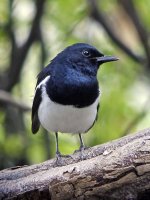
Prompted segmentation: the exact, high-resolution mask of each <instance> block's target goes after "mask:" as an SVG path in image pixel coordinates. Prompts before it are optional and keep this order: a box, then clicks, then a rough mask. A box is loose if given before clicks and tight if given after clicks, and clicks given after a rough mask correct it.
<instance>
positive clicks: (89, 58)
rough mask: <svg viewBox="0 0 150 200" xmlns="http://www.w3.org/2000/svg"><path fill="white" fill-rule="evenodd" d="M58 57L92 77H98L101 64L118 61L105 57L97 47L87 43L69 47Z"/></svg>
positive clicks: (114, 58) (112, 57)
mask: <svg viewBox="0 0 150 200" xmlns="http://www.w3.org/2000/svg"><path fill="white" fill-rule="evenodd" d="M58 57H59V60H61V61H62V62H63V61H67V62H70V63H71V64H70V65H69V66H70V67H71V66H72V67H74V68H76V70H79V71H81V72H83V73H84V74H85V73H86V74H91V75H92V74H93V75H96V73H97V70H98V67H99V66H100V65H101V64H103V63H106V62H110V61H116V60H118V58H116V57H114V56H105V55H104V54H103V53H101V52H100V51H98V50H97V49H96V48H95V47H93V46H91V45H89V44H85V43H76V44H73V45H71V46H69V47H67V48H66V49H64V50H63V51H62V52H61V53H60V54H58V55H57V57H56V58H58Z"/></svg>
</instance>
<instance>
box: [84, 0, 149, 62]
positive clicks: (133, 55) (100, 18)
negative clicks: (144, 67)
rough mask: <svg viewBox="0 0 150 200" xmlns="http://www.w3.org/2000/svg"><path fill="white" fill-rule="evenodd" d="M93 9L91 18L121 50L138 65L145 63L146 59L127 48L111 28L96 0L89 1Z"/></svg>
mask: <svg viewBox="0 0 150 200" xmlns="http://www.w3.org/2000/svg"><path fill="white" fill-rule="evenodd" d="M88 3H89V5H90V9H91V17H92V18H93V19H95V20H96V21H97V22H98V23H99V24H101V25H102V26H103V28H104V29H105V31H106V32H107V34H108V35H109V36H110V38H111V39H112V40H113V41H114V42H115V43H116V44H117V45H118V47H119V48H121V49H122V50H123V51H124V52H125V53H126V54H127V55H128V56H130V57H131V58H132V59H133V60H134V61H136V62H138V63H143V62H144V61H145V59H144V58H143V57H142V56H139V55H137V54H136V53H134V52H133V51H132V50H131V49H129V47H127V46H126V45H125V44H124V43H123V42H122V41H121V40H120V39H119V38H118V37H117V36H116V34H115V32H114V31H113V29H112V28H111V25H110V23H108V21H106V17H104V16H103V13H102V11H101V10H100V8H99V9H98V5H97V1H96V0H88Z"/></svg>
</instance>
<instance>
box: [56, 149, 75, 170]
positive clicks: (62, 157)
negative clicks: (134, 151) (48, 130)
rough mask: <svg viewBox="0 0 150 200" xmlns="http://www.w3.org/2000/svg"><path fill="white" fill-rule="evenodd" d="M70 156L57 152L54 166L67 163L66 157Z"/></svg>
mask: <svg viewBox="0 0 150 200" xmlns="http://www.w3.org/2000/svg"><path fill="white" fill-rule="evenodd" d="M70 157H71V156H70V155H62V154H61V153H60V152H56V161H55V163H54V167H56V166H64V165H66V162H65V158H70ZM71 158H72V157H71Z"/></svg>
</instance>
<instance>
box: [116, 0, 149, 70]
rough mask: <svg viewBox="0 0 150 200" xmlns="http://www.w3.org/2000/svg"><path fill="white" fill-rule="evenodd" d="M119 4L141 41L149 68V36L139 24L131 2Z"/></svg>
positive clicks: (123, 1) (138, 18)
mask: <svg viewBox="0 0 150 200" xmlns="http://www.w3.org/2000/svg"><path fill="white" fill-rule="evenodd" d="M120 4H121V5H122V6H123V8H124V9H125V11H126V13H127V14H128V15H129V16H130V19H131V21H132V22H133V25H134V27H135V29H136V30H137V33H138V35H139V38H140V40H141V43H142V46H143V47H144V50H145V54H146V57H147V61H148V65H147V67H148V68H150V46H149V36H148V33H147V31H146V29H145V27H144V26H143V24H142V22H141V18H140V16H139V15H138V13H137V11H136V9H135V5H134V2H133V0H121V1H120Z"/></svg>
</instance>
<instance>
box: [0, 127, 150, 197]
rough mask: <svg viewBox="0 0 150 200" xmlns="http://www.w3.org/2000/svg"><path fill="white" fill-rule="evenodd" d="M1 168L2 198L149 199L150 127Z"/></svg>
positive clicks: (0, 188)
mask: <svg viewBox="0 0 150 200" xmlns="http://www.w3.org/2000/svg"><path fill="white" fill-rule="evenodd" d="M82 158H83V159H84V160H81V154H80V152H78V153H75V154H73V155H71V157H67V158H66V157H65V158H63V159H62V163H61V164H62V166H56V160H55V159H52V160H48V161H46V162H43V163H41V164H36V165H32V166H21V167H20V166H19V167H14V168H10V169H5V170H2V171H1V172H0V199H56V200H57V199H59V200H62V199H65V200H66V199H93V200H94V199H110V200H113V199H122V200H124V199H130V200H131V199H138V200H146V199H150V129H145V130H143V131H141V132H138V133H136V134H131V135H128V136H125V137H123V138H121V139H118V140H114V141H111V142H108V143H106V144H102V145H98V146H95V147H92V148H88V149H86V150H85V151H84V152H83V154H82Z"/></svg>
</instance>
